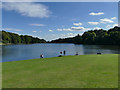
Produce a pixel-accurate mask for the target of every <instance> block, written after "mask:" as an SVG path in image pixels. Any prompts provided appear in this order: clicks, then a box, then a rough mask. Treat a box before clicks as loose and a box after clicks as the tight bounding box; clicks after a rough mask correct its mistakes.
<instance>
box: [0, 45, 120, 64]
mask: <svg viewBox="0 0 120 90" xmlns="http://www.w3.org/2000/svg"><path fill="white" fill-rule="evenodd" d="M63 50H66V55H75V53H76V52H78V53H79V55H86V54H96V53H97V52H101V53H102V54H118V53H120V52H119V51H120V47H119V46H112V45H74V44H27V45H6V46H2V61H3V62H7V61H17V60H26V59H35V58H39V57H40V54H44V57H45V58H48V57H57V56H58V55H59V52H60V51H63Z"/></svg>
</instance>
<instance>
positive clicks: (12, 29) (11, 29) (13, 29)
mask: <svg viewBox="0 0 120 90" xmlns="http://www.w3.org/2000/svg"><path fill="white" fill-rule="evenodd" d="M3 30H8V31H23V30H22V29H15V28H3Z"/></svg>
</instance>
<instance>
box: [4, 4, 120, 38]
mask: <svg viewBox="0 0 120 90" xmlns="http://www.w3.org/2000/svg"><path fill="white" fill-rule="evenodd" d="M117 5H118V3H117V2H75V3H74V2H41V3H40V2H38V3H37V2H26V3H25V2H23V3H21V2H16V3H15V2H11V3H10V2H9V3H8V2H7V3H5V2H4V3H3V5H2V6H3V8H2V28H3V29H4V30H5V31H9V32H15V33H18V34H23V35H32V36H36V37H39V38H43V39H46V40H52V39H57V38H65V37H73V36H75V35H77V34H81V35H82V33H84V32H85V31H88V30H91V29H100V28H102V29H106V30H107V29H109V28H112V27H114V26H117V23H118V6H117Z"/></svg>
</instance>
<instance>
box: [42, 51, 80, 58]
mask: <svg viewBox="0 0 120 90" xmlns="http://www.w3.org/2000/svg"><path fill="white" fill-rule="evenodd" d="M65 55H66V51H65V50H64V51H61V52H60V53H59V56H58V57H62V56H65ZM75 55H78V52H76V54H75ZM40 58H44V55H43V54H40Z"/></svg>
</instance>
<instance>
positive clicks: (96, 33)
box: [50, 27, 120, 45]
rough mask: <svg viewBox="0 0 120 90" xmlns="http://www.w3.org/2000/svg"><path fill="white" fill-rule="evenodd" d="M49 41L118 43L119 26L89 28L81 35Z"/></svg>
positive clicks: (119, 39) (98, 43)
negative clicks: (106, 28)
mask: <svg viewBox="0 0 120 90" xmlns="http://www.w3.org/2000/svg"><path fill="white" fill-rule="evenodd" d="M50 43H74V44H96V45H120V27H114V28H112V29H109V30H103V29H100V30H90V31H87V32H84V33H83V35H81V36H80V35H79V34H78V35H77V36H75V37H70V38H63V39H61V38H60V39H56V40H52V41H51V42H50Z"/></svg>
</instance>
